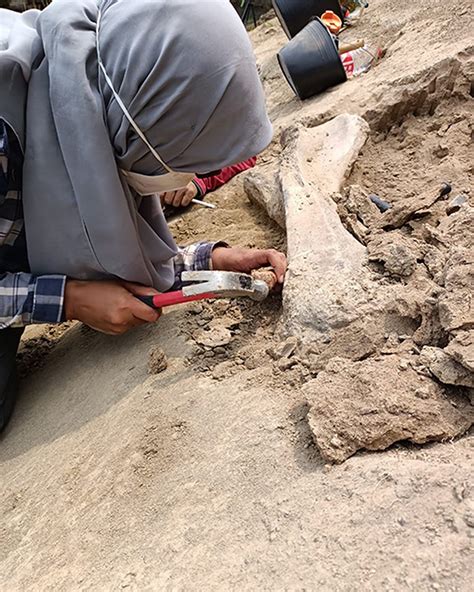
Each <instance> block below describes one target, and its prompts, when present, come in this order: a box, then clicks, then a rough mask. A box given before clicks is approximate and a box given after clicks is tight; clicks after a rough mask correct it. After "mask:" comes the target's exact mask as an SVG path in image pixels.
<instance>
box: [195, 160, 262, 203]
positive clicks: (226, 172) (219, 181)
mask: <svg viewBox="0 0 474 592" xmlns="http://www.w3.org/2000/svg"><path fill="white" fill-rule="evenodd" d="M256 162H257V157H256V156H253V157H252V158H249V159H248V160H244V162H239V164H234V165H232V166H230V167H226V168H225V169H222V171H221V172H220V173H219V174H218V175H214V176H213V177H207V178H206V179H197V178H196V179H194V180H193V183H195V184H196V185H197V186H198V187H199V191H200V192H201V195H206V193H208V192H209V191H215V190H216V189H218V188H219V187H222V185H225V184H226V183H228V182H229V181H230V180H231V179H232V178H233V177H235V175H238V174H239V173H243V172H244V171H247V170H248V169H251V168H252V167H254V166H255V163H256Z"/></svg>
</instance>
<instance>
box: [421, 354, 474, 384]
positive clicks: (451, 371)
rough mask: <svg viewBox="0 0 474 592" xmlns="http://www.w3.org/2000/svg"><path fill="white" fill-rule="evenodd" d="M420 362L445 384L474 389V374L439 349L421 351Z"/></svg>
mask: <svg viewBox="0 0 474 592" xmlns="http://www.w3.org/2000/svg"><path fill="white" fill-rule="evenodd" d="M420 362H421V363H422V364H425V365H426V366H428V368H429V369H430V371H431V372H432V373H433V375H434V376H436V378H437V379H438V380H440V381H441V382H443V383H444V384H453V385H456V386H467V387H469V388H474V372H472V371H471V370H468V369H467V368H465V367H464V366H462V365H461V364H459V362H456V360H455V359H454V358H452V357H451V356H450V355H449V354H447V353H446V352H445V351H444V350H442V349H440V348H438V347H428V346H426V347H424V348H423V349H422V350H421V354H420Z"/></svg>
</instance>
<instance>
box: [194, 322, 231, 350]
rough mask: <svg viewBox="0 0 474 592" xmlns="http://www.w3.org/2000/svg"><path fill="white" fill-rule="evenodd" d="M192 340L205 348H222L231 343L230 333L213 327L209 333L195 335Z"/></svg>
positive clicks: (220, 327) (222, 328)
mask: <svg viewBox="0 0 474 592" xmlns="http://www.w3.org/2000/svg"><path fill="white" fill-rule="evenodd" d="M194 340H195V341H196V343H199V345H203V346H205V347H210V348H215V347H222V346H225V345H228V344H229V343H230V342H231V340H232V333H231V332H230V331H229V329H227V328H226V327H223V326H214V327H211V328H210V330H209V331H200V332H199V333H198V334H197V335H195V337H194Z"/></svg>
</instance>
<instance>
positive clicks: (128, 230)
mask: <svg viewBox="0 0 474 592" xmlns="http://www.w3.org/2000/svg"><path fill="white" fill-rule="evenodd" d="M99 6H100V8H101V11H102V23H101V32H100V38H101V55H102V61H103V63H104V65H105V67H106V69H107V73H108V75H109V76H110V78H111V79H112V81H113V83H114V87H115V89H116V91H117V92H118V93H119V95H120V97H121V98H122V100H123V101H124V103H125V105H126V106H127V108H128V110H129V112H130V113H131V115H132V116H133V118H134V119H135V120H136V122H137V123H138V125H139V126H140V128H141V129H142V131H143V132H144V133H145V135H146V136H147V138H148V140H149V141H150V143H151V144H152V145H153V146H154V147H155V148H156V150H157V151H158V153H159V154H160V156H161V157H162V158H163V159H164V161H165V162H166V163H167V164H168V166H170V167H171V168H172V169H174V170H177V171H185V172H197V173H203V172H207V171H209V170H214V169H218V168H221V167H222V166H225V165H228V164H232V163H235V162H238V161H240V160H243V159H246V158H248V157H250V156H252V155H254V154H257V153H258V152H260V151H261V150H262V149H263V148H264V147H265V146H266V145H267V144H268V143H269V142H270V139H271V126H270V123H269V121H268V118H267V115H266V112H265V106H264V97H263V91H262V88H261V85H260V82H259V80H258V76H257V72H256V67H255V61H254V57H253V53H252V49H251V46H250V42H249V40H248V37H247V34H246V32H245V30H244V28H243V26H242V24H241V23H240V21H239V19H238V17H237V15H236V14H235V12H234V11H233V9H232V7H231V5H230V3H229V2H228V1H227V0H207V1H206V0H204V1H203V0H200V1H199V2H196V1H195V0H105V1H104V2H102V1H98V0H55V1H54V2H53V3H52V4H51V5H50V6H49V7H48V8H46V9H45V10H44V11H42V12H41V13H39V12H37V11H31V12H28V13H24V14H23V15H17V14H14V13H11V12H9V11H4V10H0V76H1V86H0V116H4V117H5V118H6V119H7V121H9V122H10V123H13V125H14V127H15V128H16V129H17V130H19V132H18V133H19V134H20V135H22V133H23V131H22V130H23V126H22V122H21V119H22V117H21V115H19V114H18V109H19V108H20V107H18V106H15V102H16V104H17V105H20V103H21V101H22V100H24V97H21V96H18V94H21V93H22V92H23V93H24V92H25V89H26V85H23V90H21V89H20V88H18V89H17V90H15V91H14V92H9V91H10V90H11V89H12V88H13V86H14V83H15V84H17V83H18V78H19V75H18V73H19V70H21V74H22V77H23V79H24V81H26V82H27V83H28V94H27V101H26V125H25V126H24V127H25V133H24V136H25V165H24V178H23V184H24V185H23V186H24V193H23V201H24V211H25V225H26V234H27V242H28V252H29V258H30V263H31V268H32V271H33V273H38V274H44V273H64V274H67V275H69V276H71V277H76V278H82V279H92V278H104V277H110V276H117V277H120V278H124V279H127V280H130V281H136V282H140V283H143V284H147V285H153V286H155V287H156V288H158V289H159V290H166V289H168V288H169V287H170V286H171V285H172V283H173V281H174V270H173V265H172V257H173V256H174V254H175V253H176V246H175V243H174V241H173V238H172V236H171V234H170V232H169V229H168V226H167V224H166V221H165V219H164V216H163V213H162V210H161V205H160V203H159V199H158V198H157V197H147V198H143V199H141V200H139V199H138V197H137V196H136V195H135V194H134V193H133V192H132V191H130V189H129V188H128V186H127V184H126V183H125V181H124V179H123V177H122V175H121V174H120V173H119V171H118V166H119V167H120V168H123V169H125V170H132V171H134V172H138V173H142V174H147V175H159V174H162V173H164V171H163V170H162V167H161V165H160V164H159V163H158V162H157V161H156V160H155V159H154V157H153V156H152V155H151V154H150V153H149V151H148V149H147V147H146V146H145V144H144V143H143V142H142V141H141V140H140V139H139V138H138V137H137V136H136V134H135V133H134V132H133V130H131V128H130V126H129V123H128V121H127V120H126V118H125V117H124V115H123V113H122V111H121V110H120V108H119V106H118V104H117V103H116V101H115V100H114V99H113V97H112V93H111V92H110V89H109V88H108V86H107V85H106V84H105V82H104V80H103V79H102V77H100V78H99V75H98V67H97V55H96V23H97V16H98V7H99ZM9 76H10V78H8V77H9ZM19 86H22V85H21V84H20V85H19ZM5 95H8V96H5ZM15 110H16V111H15ZM117 165H118V166H117Z"/></svg>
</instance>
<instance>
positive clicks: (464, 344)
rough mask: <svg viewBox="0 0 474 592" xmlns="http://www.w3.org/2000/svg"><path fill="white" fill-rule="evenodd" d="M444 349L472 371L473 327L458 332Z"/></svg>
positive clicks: (473, 363) (473, 350)
mask: <svg viewBox="0 0 474 592" xmlns="http://www.w3.org/2000/svg"><path fill="white" fill-rule="evenodd" d="M444 351H445V352H446V353H447V354H449V355H450V356H451V357H452V358H453V359H454V360H456V362H458V363H459V364H461V365H462V366H464V368H467V369H468V370H470V371H471V372H474V329H471V330H470V331H463V332H461V333H458V334H457V335H456V337H455V338H454V339H453V340H452V341H451V342H450V343H449V344H448V346H447V347H446V348H445V350H444Z"/></svg>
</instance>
